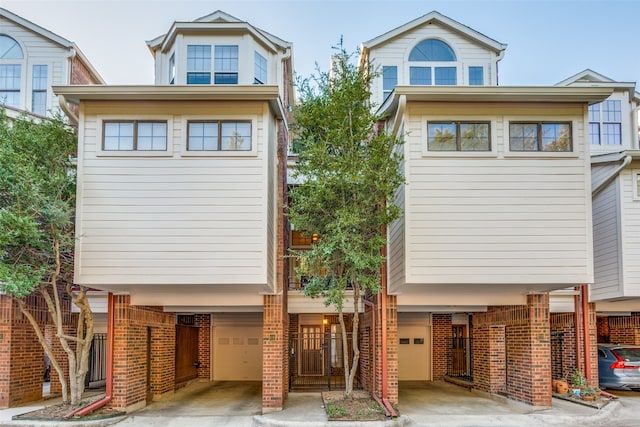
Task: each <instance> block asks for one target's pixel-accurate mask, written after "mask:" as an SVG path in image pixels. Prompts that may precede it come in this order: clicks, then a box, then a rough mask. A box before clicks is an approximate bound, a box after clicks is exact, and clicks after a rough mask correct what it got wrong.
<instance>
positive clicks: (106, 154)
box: [96, 150, 173, 157]
mask: <svg viewBox="0 0 640 427" xmlns="http://www.w3.org/2000/svg"><path fill="white" fill-rule="evenodd" d="M172 156H173V152H170V151H133V150H132V151H115V150H114V151H98V152H97V153H96V157H172Z"/></svg>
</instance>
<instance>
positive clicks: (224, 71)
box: [213, 46, 238, 85]
mask: <svg viewBox="0 0 640 427" xmlns="http://www.w3.org/2000/svg"><path fill="white" fill-rule="evenodd" d="M213 63H214V67H215V73H214V74H215V76H214V83H215V84H217V85H221V84H224V85H237V84H238V46H216V47H215V57H214V59H213Z"/></svg>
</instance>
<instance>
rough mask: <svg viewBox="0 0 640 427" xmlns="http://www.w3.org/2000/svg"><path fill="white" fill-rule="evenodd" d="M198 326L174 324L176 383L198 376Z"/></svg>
mask: <svg viewBox="0 0 640 427" xmlns="http://www.w3.org/2000/svg"><path fill="white" fill-rule="evenodd" d="M197 369H198V328H197V327H195V326H185V325H176V384H178V383H181V382H183V381H188V380H192V379H194V378H197V376H198V371H197Z"/></svg>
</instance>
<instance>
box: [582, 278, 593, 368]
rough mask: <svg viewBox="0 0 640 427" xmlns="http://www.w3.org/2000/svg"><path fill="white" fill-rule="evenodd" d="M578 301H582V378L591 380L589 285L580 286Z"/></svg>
mask: <svg viewBox="0 0 640 427" xmlns="http://www.w3.org/2000/svg"><path fill="white" fill-rule="evenodd" d="M580 299H581V300H582V301H581V302H582V327H583V328H584V335H583V337H582V342H583V343H584V376H585V377H586V378H587V380H590V379H591V339H590V337H589V285H587V284H584V285H582V286H580Z"/></svg>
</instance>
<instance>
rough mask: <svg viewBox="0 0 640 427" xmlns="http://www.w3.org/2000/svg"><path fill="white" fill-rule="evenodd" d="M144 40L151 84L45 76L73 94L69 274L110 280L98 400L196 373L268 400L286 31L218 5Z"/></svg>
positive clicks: (280, 264) (278, 383)
mask: <svg viewBox="0 0 640 427" xmlns="http://www.w3.org/2000/svg"><path fill="white" fill-rule="evenodd" d="M147 44H148V46H149V48H150V49H151V51H152V53H153V55H154V57H155V63H156V67H155V69H156V85H152V86H101V87H98V86H64V87H56V88H55V89H54V90H55V91H56V93H58V94H59V95H61V96H64V97H65V98H66V100H67V101H70V102H73V103H76V104H79V105H80V106H81V108H80V115H79V116H78V118H77V119H78V123H79V128H80V129H81V134H80V135H79V151H78V209H77V235H78V236H79V238H78V243H77V246H76V258H75V261H76V265H75V282H76V283H77V284H79V285H84V286H89V287H91V288H96V289H101V290H108V291H110V292H113V293H114V294H117V295H116V296H115V297H114V298H115V307H116V319H115V325H116V326H115V331H114V338H115V348H116V349H117V350H116V353H115V355H114V357H115V361H116V363H115V365H114V373H113V380H114V382H116V383H117V382H119V381H123V382H125V383H126V384H129V385H130V387H128V388H126V389H117V390H116V392H115V393H114V398H113V404H114V405H115V406H117V407H126V408H135V407H139V406H141V405H142V406H144V405H145V402H146V401H147V400H148V399H153V398H154V397H157V396H159V395H162V394H163V393H166V392H172V391H173V390H174V389H175V387H176V384H180V383H183V382H185V381H187V380H190V379H194V378H203V379H207V380H227V381H228V380H231V381H233V380H238V381H242V380H258V381H260V380H262V382H263V407H264V410H265V411H269V410H273V409H279V408H282V402H283V399H284V396H285V395H286V393H287V391H288V389H287V388H286V384H287V372H286V365H285V362H286V360H287V359H286V357H287V350H286V348H287V329H286V328H287V320H288V319H287V318H286V295H285V294H283V289H286V288H287V285H286V280H287V277H286V274H285V267H284V265H285V263H284V255H285V253H284V251H285V249H286V245H285V238H286V234H285V233H283V230H284V229H285V227H286V221H285V219H284V215H283V203H281V201H282V200H284V197H285V195H286V183H285V179H286V171H285V167H286V147H287V138H288V128H287V127H288V124H287V123H288V122H287V114H288V105H289V104H290V103H291V102H292V96H291V94H290V91H291V88H292V73H293V68H292V46H291V44H290V43H288V42H285V41H283V40H282V39H279V38H277V37H275V36H273V35H271V34H269V33H267V32H265V31H263V30H261V29H258V28H256V27H254V26H252V25H251V24H249V23H246V22H243V21H240V20H238V19H236V18H234V17H232V16H230V15H227V14H225V13H223V12H220V11H218V12H215V13H213V14H211V15H208V16H205V17H202V18H199V19H197V20H195V21H193V22H176V23H174V24H173V25H172V26H171V28H170V29H169V32H168V33H167V34H164V35H162V36H160V37H158V38H156V39H154V40H152V41H149V42H148V43H147ZM139 340H141V341H139ZM134 342H136V343H138V342H142V344H136V345H132V344H133V343H134ZM151 353H152V354H153V356H152V359H148V357H150V356H149V355H150V354H151ZM263 354H264V357H263ZM274 354H277V355H279V358H278V357H275V356H273V355H274ZM147 360H152V363H151V364H149V363H146V362H145V361H147ZM147 379H150V381H147Z"/></svg>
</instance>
